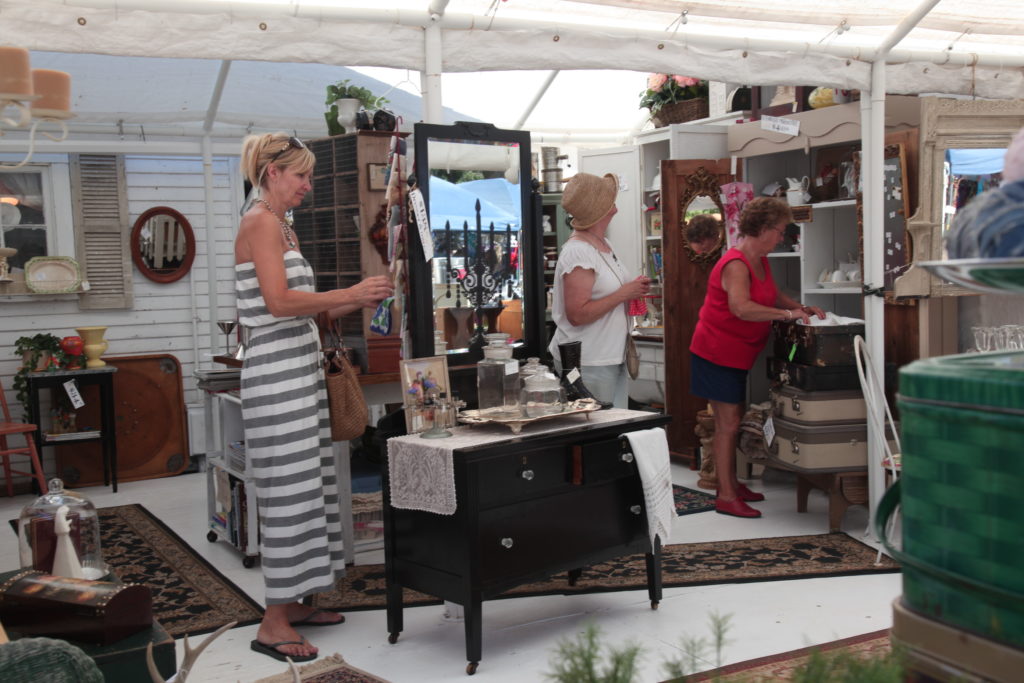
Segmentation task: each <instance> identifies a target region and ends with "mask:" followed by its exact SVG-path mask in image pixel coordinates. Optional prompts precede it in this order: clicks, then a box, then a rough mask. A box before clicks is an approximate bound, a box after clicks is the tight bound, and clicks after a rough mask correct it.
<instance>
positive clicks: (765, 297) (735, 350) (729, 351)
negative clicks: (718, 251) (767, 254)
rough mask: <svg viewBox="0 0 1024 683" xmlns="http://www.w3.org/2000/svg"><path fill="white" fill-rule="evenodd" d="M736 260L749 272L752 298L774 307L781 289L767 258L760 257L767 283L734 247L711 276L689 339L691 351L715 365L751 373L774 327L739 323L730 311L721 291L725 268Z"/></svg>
mask: <svg viewBox="0 0 1024 683" xmlns="http://www.w3.org/2000/svg"><path fill="white" fill-rule="evenodd" d="M736 259H739V260H741V261H743V264H744V265H745V266H746V267H747V270H748V271H749V272H750V299H751V300H752V301H754V302H755V303H759V304H761V305H762V306H774V305H775V301H776V299H777V298H778V290H777V289H776V288H775V280H773V279H772V271H771V268H770V267H769V266H768V259H767V258H763V257H762V258H761V266H762V267H763V268H764V280H758V279H757V276H755V275H754V272H753V270H752V269H751V268H750V263H749V262H748V261H747V259H746V257H745V256H744V255H743V252H741V251H740V250H739V249H736V248H735V247H734V248H732V249H730V250H729V251H727V252H726V253H725V255H724V256H722V258H720V259H719V260H718V263H716V264H715V267H714V268H713V269H712V270H711V275H710V276H709V277H708V291H707V294H706V295H705V296H704V305H703V306H701V309H700V319H699V320H698V321H697V329H695V330H694V331H693V339H691V340H690V351H692V352H693V353H695V354H697V355H698V356H700V357H701V358H703V359H704V360H708V361H711V362H712V363H714V364H716V365H724V366H725V367H729V368H739V369H741V370H749V369H750V368H751V367H752V366H753V365H754V361H755V360H756V359H757V354H759V353H761V349H763V348H764V344H765V342H766V341H767V340H768V334H769V333H770V332H771V326H772V324H771V322H768V321H765V322H752V321H749V320H740V319H739V318H737V317H736V316H735V315H733V314H732V312H731V311H730V310H729V295H728V293H726V291H725V290H724V289H723V288H722V269H723V268H725V266H726V264H728V263H729V262H731V261H735V260H736Z"/></svg>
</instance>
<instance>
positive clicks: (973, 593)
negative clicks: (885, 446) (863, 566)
mask: <svg viewBox="0 0 1024 683" xmlns="http://www.w3.org/2000/svg"><path fill="white" fill-rule="evenodd" d="M898 405H899V409H900V420H901V441H902V447H903V472H902V475H901V481H900V485H899V487H898V488H896V489H895V490H891V494H892V495H888V494H887V497H888V498H889V500H888V501H887V503H886V504H884V505H883V507H885V509H884V510H883V508H882V507H880V508H879V513H878V514H877V515H876V517H877V518H878V519H877V520H876V522H879V523H880V524H881V525H882V526H884V518H885V517H887V516H888V515H889V514H891V508H892V507H893V505H894V500H893V499H894V498H896V497H897V496H898V497H899V503H900V504H901V516H902V529H903V549H902V552H901V553H899V555H901V556H902V557H901V558H897V559H902V560H903V565H904V569H903V593H904V601H905V602H906V604H907V605H908V606H910V607H911V608H913V609H914V610H916V611H917V612H919V613H922V614H924V615H927V616H930V617H932V618H934V619H936V620H938V621H941V622H945V623H947V624H950V625H953V626H956V627H960V628H964V629H968V630H970V631H974V632H976V633H978V634H980V635H983V636H985V637H988V638H991V639H994V640H998V641H1002V642H1005V643H1007V644H1010V645H1012V646H1015V647H1024V352H1021V351H1011V352H998V353H986V354H965V355H959V356H943V357H939V358H930V359H926V360H921V361H917V362H914V363H912V364H910V365H908V366H906V367H905V368H903V369H902V370H901V371H900V396H899V400H898ZM877 528H878V525H876V529H877Z"/></svg>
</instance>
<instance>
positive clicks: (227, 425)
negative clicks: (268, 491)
mask: <svg viewBox="0 0 1024 683" xmlns="http://www.w3.org/2000/svg"><path fill="white" fill-rule="evenodd" d="M207 397H208V399H209V400H210V401H212V402H213V408H214V410H215V411H216V413H217V417H218V422H219V425H220V429H219V430H217V432H218V433H217V434H216V436H214V439H213V441H214V444H213V446H214V450H209V449H208V451H207V454H206V459H207V462H206V464H207V467H206V518H207V520H208V523H209V525H210V530H209V532H207V534H206V539H207V540H208V541H210V542H211V543H213V542H216V541H218V540H220V541H224V542H225V543H228V544H230V545H232V546H233V547H234V548H236V549H237V550H238V551H239V552H240V553H242V566H244V567H246V568H249V567H252V566H254V565H255V564H256V558H257V557H258V556H259V547H260V546H259V517H258V515H257V509H256V487H255V485H254V484H253V483H252V477H251V471H250V468H249V461H248V459H245V458H244V455H242V456H241V458H239V456H238V455H237V454H238V449H237V448H236V449H235V453H234V454H232V451H231V449H232V446H231V444H232V443H235V444H238V443H244V440H245V436H244V430H243V428H242V400H241V399H240V398H239V397H238V396H235V395H234V394H232V393H228V392H220V393H208V395H207ZM208 443H209V442H208ZM243 448H244V446H243ZM239 459H242V460H244V467H243V468H239V467H238V464H240V463H239V462H238V460H239ZM221 473H226V475H227V476H223V475H222V474H221ZM232 479H233V480H234V481H233V482H232V481H231V480H232ZM225 485H227V486H229V487H230V491H231V492H234V491H236V489H237V487H238V486H239V485H241V486H243V487H244V488H243V489H242V492H241V493H240V494H236V495H230V494H229V491H226V490H224V488H223V487H224V486H225ZM224 501H231V508H233V509H234V514H233V515H232V514H229V510H228V509H227V506H226V505H225V503H224ZM240 513H241V514H240ZM218 516H219V517H222V518H223V519H224V520H225V522H226V524H225V525H221V524H220V523H219V522H218V521H217V518H218ZM243 520H244V529H242V528H240V527H239V524H240V523H241V522H242V521H243Z"/></svg>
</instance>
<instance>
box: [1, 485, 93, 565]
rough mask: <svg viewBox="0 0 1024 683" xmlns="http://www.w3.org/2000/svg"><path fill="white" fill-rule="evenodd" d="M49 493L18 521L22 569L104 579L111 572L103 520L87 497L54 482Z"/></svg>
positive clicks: (22, 514)
mask: <svg viewBox="0 0 1024 683" xmlns="http://www.w3.org/2000/svg"><path fill="white" fill-rule="evenodd" d="M49 486H50V490H49V491H48V492H47V493H45V494H44V495H42V496H40V497H39V498H36V500H35V502H33V503H30V504H28V505H26V506H25V507H24V508H23V509H22V511H21V517H20V518H19V520H18V549H19V551H20V555H21V567H22V569H37V570H39V571H43V572H46V573H47V574H57V575H59V576H73V577H74V578H81V579H93V580H96V579H101V578H103V577H104V576H106V575H107V573H108V571H109V569H108V567H107V564H106V563H105V562H104V561H103V553H102V551H101V549H100V520H99V515H98V514H97V513H96V507H95V506H94V505H93V504H92V503H91V502H90V501H89V499H88V498H86V497H85V496H83V495H81V494H78V493H75V492H73V491H65V490H64V482H63V481H61V480H60V479H51V480H50V483H49Z"/></svg>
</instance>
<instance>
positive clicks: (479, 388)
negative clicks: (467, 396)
mask: <svg viewBox="0 0 1024 683" xmlns="http://www.w3.org/2000/svg"><path fill="white" fill-rule="evenodd" d="M484 339H486V340H487V346H485V347H484V358H483V360H481V361H479V362H477V364H476V395H477V404H478V408H479V409H480V414H481V415H486V416H488V417H505V418H515V417H522V412H521V411H520V408H519V393H520V390H521V387H520V382H519V361H517V360H516V359H515V358H513V357H512V347H511V346H509V344H508V335H507V334H505V333H504V332H495V333H493V334H488V335H485V336H484Z"/></svg>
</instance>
